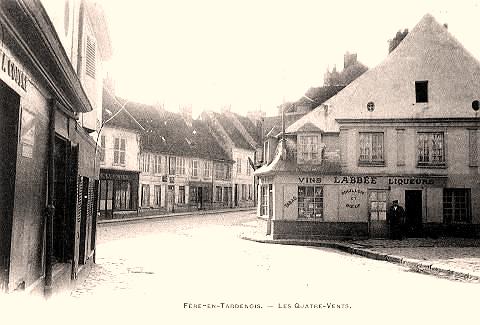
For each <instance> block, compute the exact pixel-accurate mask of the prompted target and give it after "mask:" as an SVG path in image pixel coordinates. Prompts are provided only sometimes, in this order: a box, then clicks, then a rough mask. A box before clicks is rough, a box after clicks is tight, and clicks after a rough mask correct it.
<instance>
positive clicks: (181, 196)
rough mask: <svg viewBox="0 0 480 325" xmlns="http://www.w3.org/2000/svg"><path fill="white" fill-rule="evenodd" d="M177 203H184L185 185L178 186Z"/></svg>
mask: <svg viewBox="0 0 480 325" xmlns="http://www.w3.org/2000/svg"><path fill="white" fill-rule="evenodd" d="M178 204H185V185H180V186H179V187H178Z"/></svg>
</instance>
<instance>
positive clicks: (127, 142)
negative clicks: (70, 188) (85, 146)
mask: <svg viewBox="0 0 480 325" xmlns="http://www.w3.org/2000/svg"><path fill="white" fill-rule="evenodd" d="M127 103H128V101H126V100H123V99H121V98H117V97H116V96H115V92H114V90H113V89H111V88H107V87H105V88H104V93H103V122H102V128H101V132H100V138H99V141H98V148H97V152H98V160H99V163H100V188H99V200H98V211H99V213H100V214H99V217H100V218H101V219H113V218H118V217H120V216H125V217H127V216H130V215H132V213H134V214H137V212H138V190H139V175H140V169H139V150H140V149H139V148H140V135H141V132H142V131H144V130H145V129H144V128H143V127H142V125H140V123H138V121H137V120H136V119H135V118H134V117H133V116H132V115H131V114H130V112H129V111H128V110H127V109H126V107H125V106H126V104H127Z"/></svg>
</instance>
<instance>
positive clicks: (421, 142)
mask: <svg viewBox="0 0 480 325" xmlns="http://www.w3.org/2000/svg"><path fill="white" fill-rule="evenodd" d="M417 136H418V146H417V149H418V154H417V162H418V166H428V167H431V166H444V165H445V142H444V134H443V132H418V133H417Z"/></svg>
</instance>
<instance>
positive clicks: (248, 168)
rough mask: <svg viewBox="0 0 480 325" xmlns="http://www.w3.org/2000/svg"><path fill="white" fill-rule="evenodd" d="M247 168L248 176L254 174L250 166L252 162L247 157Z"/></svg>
mask: <svg viewBox="0 0 480 325" xmlns="http://www.w3.org/2000/svg"><path fill="white" fill-rule="evenodd" d="M245 170H246V171H247V176H250V175H251V174H252V170H251V168H250V163H249V161H248V159H247V162H246V165H245Z"/></svg>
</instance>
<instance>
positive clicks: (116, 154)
mask: <svg viewBox="0 0 480 325" xmlns="http://www.w3.org/2000/svg"><path fill="white" fill-rule="evenodd" d="M126 143H127V140H126V139H124V138H114V145H113V163H114V164H115V165H122V166H124V165H125V151H126Z"/></svg>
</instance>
